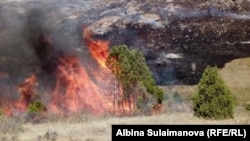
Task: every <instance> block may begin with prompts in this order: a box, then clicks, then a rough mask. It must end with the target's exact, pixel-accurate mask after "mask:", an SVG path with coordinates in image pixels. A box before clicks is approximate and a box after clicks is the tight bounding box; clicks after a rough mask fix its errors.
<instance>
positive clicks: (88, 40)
mask: <svg viewBox="0 0 250 141" xmlns="http://www.w3.org/2000/svg"><path fill="white" fill-rule="evenodd" d="M83 39H84V43H85V44H86V46H87V47H88V48H89V51H90V53H91V55H92V57H93V58H94V59H95V60H96V61H97V62H98V63H99V64H100V65H101V66H102V67H106V64H105V62H106V59H107V57H108V51H109V42H108V41H102V40H94V39H93V33H92V31H91V29H90V28H89V27H86V28H84V29H83Z"/></svg>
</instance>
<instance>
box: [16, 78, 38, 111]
mask: <svg viewBox="0 0 250 141" xmlns="http://www.w3.org/2000/svg"><path fill="white" fill-rule="evenodd" d="M36 86H37V78H36V76H35V75H34V74H32V75H31V76H30V77H28V78H26V79H25V80H24V82H23V83H22V84H20V85H19V86H18V89H19V92H20V95H21V97H20V99H19V101H18V102H17V104H16V106H17V107H18V108H19V109H21V110H23V111H25V110H26V109H27V107H28V105H29V103H30V102H32V100H34V98H35V92H34V90H35V88H36Z"/></svg>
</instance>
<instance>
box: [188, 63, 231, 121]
mask: <svg viewBox="0 0 250 141" xmlns="http://www.w3.org/2000/svg"><path fill="white" fill-rule="evenodd" d="M193 103H194V114H195V115H196V116H198V117H203V118H210V119H226V118H232V117H233V103H234V100H233V95H232V93H231V92H230V90H229V88H228V87H227V86H226V85H225V83H224V82H223V80H222V79H221V78H220V76H219V74H218V69H217V67H210V66H208V67H207V68H206V69H205V70H204V72H203V74H202V78H201V80H200V82H199V84H198V92H197V93H196V94H195V95H194V97H193Z"/></svg>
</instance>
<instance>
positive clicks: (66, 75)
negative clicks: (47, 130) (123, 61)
mask: <svg viewBox="0 0 250 141" xmlns="http://www.w3.org/2000/svg"><path fill="white" fill-rule="evenodd" d="M0 4H1V5H0V107H1V108H2V109H3V110H4V112H5V113H6V114H7V115H15V114H17V115H18V114H19V113H23V112H24V111H25V110H26V109H27V107H28V105H29V103H30V102H32V101H34V100H36V99H40V100H41V101H42V103H44V104H45V105H46V107H47V108H48V111H50V112H55V113H62V114H63V113H71V112H73V113H74V112H78V111H79V112H85V111H86V112H91V113H93V114H105V113H108V114H117V115H121V114H131V113H132V112H133V110H134V109H135V108H134V106H135V105H129V104H128V103H127V102H125V101H123V100H122V98H121V97H122V94H121V93H122V91H121V88H120V87H119V85H117V83H118V82H117V80H116V79H115V78H114V76H113V74H112V73H111V71H110V70H109V69H108V68H107V67H106V65H105V61H106V59H107V56H108V54H109V50H110V49H111V47H113V46H114V45H120V44H125V45H127V46H129V47H130V48H135V49H139V50H141V51H142V52H143V55H144V56H145V58H146V62H147V65H148V66H149V69H150V71H151V72H152V73H153V76H154V78H155V80H156V82H157V84H160V85H171V84H177V85H178V84H197V82H198V81H199V79H200V77H201V74H202V71H203V69H204V68H205V67H206V66H207V65H211V66H214V65H217V66H218V67H220V68H221V67H224V64H225V63H227V62H229V61H231V60H233V59H235V58H241V57H248V56H250V55H249V52H250V50H249V37H250V36H249V35H250V34H249V32H250V29H249V27H250V26H249V25H250V23H249V19H250V18H249V17H250V16H249V7H248V6H247V5H249V1H247V0H241V1H234V2H233V1H230V2H228V1H218V2H217V1H216V2H214V1H213V2H210V1H208V2H203V1H200V0H198V1H182V0H175V1H172V0H164V1H163V0H159V1H151V0H146V1H143V2H142V1H125V0H121V1H114V0H109V1H99V0H71V1H60V2H58V1H57V0H54V1H50V0H48V1H47V0H45V1H33V0H29V1H12V0H6V1H1V2H0ZM86 24H87V25H89V26H88V27H85V28H84V30H82V28H83V25H86ZM133 104H134V103H133ZM154 108H156V109H159V108H157V106H156V107H154Z"/></svg>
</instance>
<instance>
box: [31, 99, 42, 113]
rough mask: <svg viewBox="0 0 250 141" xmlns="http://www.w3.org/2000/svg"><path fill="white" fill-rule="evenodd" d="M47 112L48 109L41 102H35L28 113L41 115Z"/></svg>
mask: <svg viewBox="0 0 250 141" xmlns="http://www.w3.org/2000/svg"><path fill="white" fill-rule="evenodd" d="M45 110H46V107H45V106H44V105H43V103H42V102H41V101H40V100H35V101H34V102H31V103H30V104H29V106H28V112H30V113H41V112H43V111H45Z"/></svg>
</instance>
